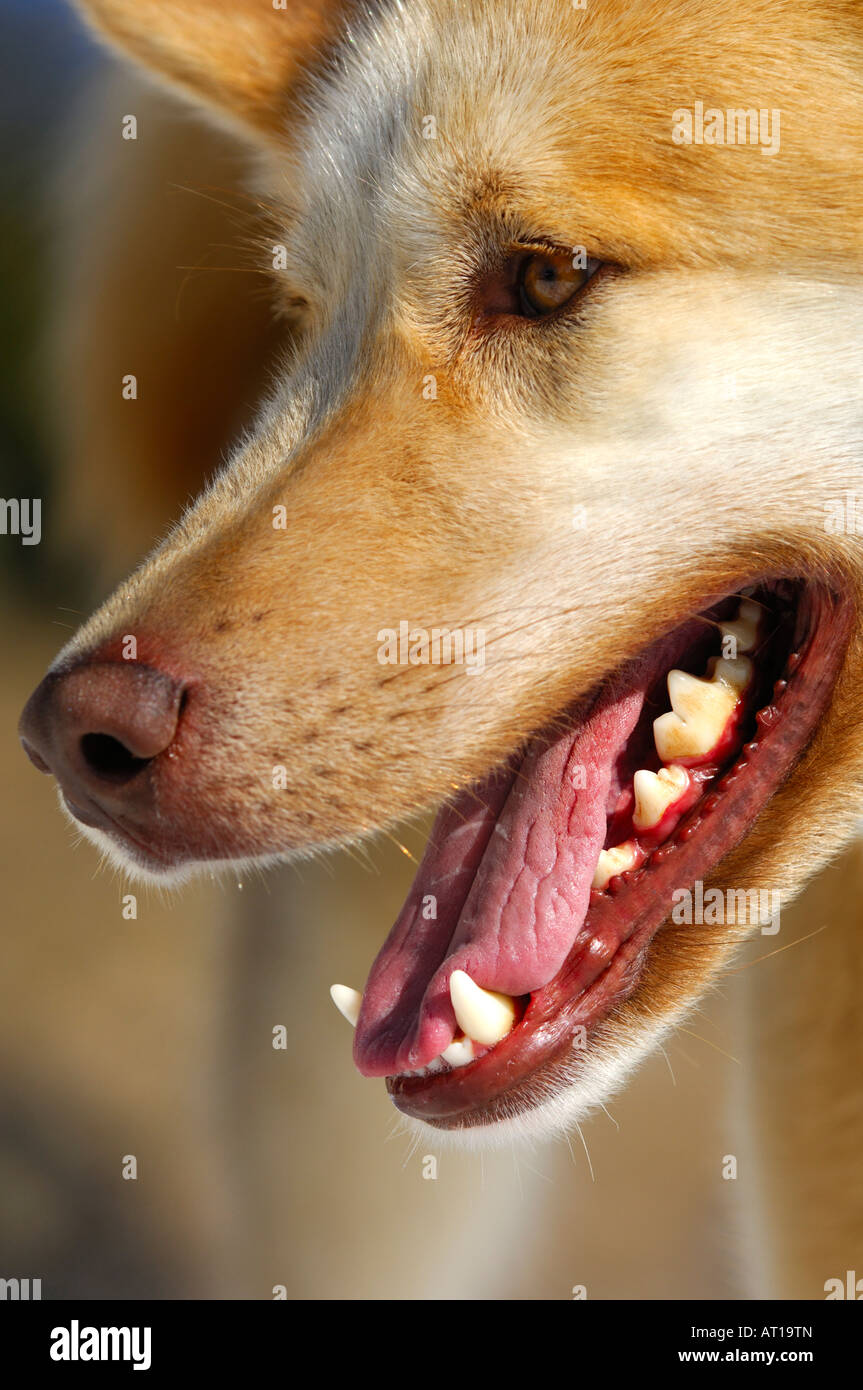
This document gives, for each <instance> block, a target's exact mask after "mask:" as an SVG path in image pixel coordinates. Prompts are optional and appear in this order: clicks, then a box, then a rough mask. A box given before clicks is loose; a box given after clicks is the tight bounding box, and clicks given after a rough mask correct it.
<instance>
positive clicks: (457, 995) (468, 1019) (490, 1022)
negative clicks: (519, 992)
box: [449, 970, 515, 1047]
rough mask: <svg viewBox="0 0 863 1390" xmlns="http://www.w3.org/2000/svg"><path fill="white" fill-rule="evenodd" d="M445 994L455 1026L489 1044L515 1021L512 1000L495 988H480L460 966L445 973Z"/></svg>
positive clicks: (477, 1040) (513, 1002) (479, 1041)
mask: <svg viewBox="0 0 863 1390" xmlns="http://www.w3.org/2000/svg"><path fill="white" fill-rule="evenodd" d="M449 997H450V999H451V1000H452V1006H453V1009H454V1010H455V1016H456V1020H457V1022H458V1026H459V1028H460V1029H461V1030H462V1032H463V1033H464V1035H465V1037H466V1038H472V1039H473V1041H474V1042H478V1043H483V1044H484V1045H485V1046H486V1047H493V1046H494V1044H495V1043H498V1042H500V1040H501V1038H505V1037H506V1035H507V1033H509V1032H510V1031H511V1030H512V1025H513V1023H514V1022H515V1000H514V999H511V998H510V996H509V995H508V994H498V993H497V991H496V990H491V989H481V988H480V986H479V985H478V984H476V983H475V982H474V981H473V980H472V979H471V977H470V975H468V974H467V973H466V971H464V970H454V971H453V972H452V974H451V975H450V977H449Z"/></svg>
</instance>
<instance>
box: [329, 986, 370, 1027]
mask: <svg viewBox="0 0 863 1390" xmlns="http://www.w3.org/2000/svg"><path fill="white" fill-rule="evenodd" d="M330 998H331V999H332V1001H333V1003H334V1004H335V1006H336V1008H337V1009H338V1011H339V1013H340V1014H341V1015H342V1016H343V1017H344V1018H346V1019H347V1020H348V1023H349V1024H350V1025H351V1027H352V1028H356V1026H357V1019H358V1018H359V1016H360V1005H361V1004H362V1002H363V996H362V995H361V994H360V992H359V990H358V989H351V987H350V985H330Z"/></svg>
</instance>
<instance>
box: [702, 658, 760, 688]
mask: <svg viewBox="0 0 863 1390" xmlns="http://www.w3.org/2000/svg"><path fill="white" fill-rule="evenodd" d="M709 669H710V678H711V681H713V682H717V681H718V682H719V683H720V684H721V685H730V686H731V688H732V690H735V691H736V692H737V694H738V695H742V693H743V691H744V690H745V689H746V687H747V685H748V684H749V682H750V681H751V680H752V670H753V667H752V662H751V661H750V659H749V657H748V656H738V657H736V658H735V659H734V660H733V661H732V660H731V658H730V657H727V656H719V657H716V658H714V660H713V661H711V663H710V668H709Z"/></svg>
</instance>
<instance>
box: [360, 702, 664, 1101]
mask: <svg viewBox="0 0 863 1390" xmlns="http://www.w3.org/2000/svg"><path fill="white" fill-rule="evenodd" d="M644 687H645V681H644V679H643V677H642V679H641V680H637V679H636V680H633V681H632V682H631V683H629V684H627V686H626V687H624V688H623V689H622V690H621V689H620V688H618V692H617V694H616V695H615V697H613V698H612V697H606V698H605V699H603V700H601V701H600V702H599V703H598V704H597V705H596V706H595V707H594V709H593V712H592V713H591V715H590V717H589V719H588V721H587V723H586V724H581V725H578V726H577V727H570V728H569V729H568V730H567V732H566V733H565V734H563V735H561V736H560V737H559V738H557V739H555V740H554V741H552V742H549V741H548V740H547V739H546V740H543V741H536V742H534V743H533V744H531V746H530V747H529V749H528V752H527V754H526V755H525V757H524V760H523V761H522V763H521V764H520V766H519V767H518V768H517V769H516V770H515V772H514V773H513V771H512V770H511V769H510V771H509V772H508V773H506V774H504V775H501V776H498V777H495V778H493V779H491V780H490V781H489V782H487V783H486V784H484V786H483V787H482V788H478V789H475V790H474V791H473V792H463V793H461V794H460V795H459V797H458V799H457V801H456V802H455V804H454V805H452V806H448V807H445V808H444V809H443V810H442V811H441V813H440V815H439V816H438V818H437V821H436V822H435V826H434V829H433V831H432V834H431V839H430V840H429V844H428V847H427V849H426V852H425V855H424V857H423V861H422V864H421V865H420V868H419V871H418V873H417V876H416V879H415V880H414V883H413V887H412V888H411V891H410V893H409V895H408V899H407V902H406V903H405V905H404V907H403V908H402V911H401V913H400V914H399V917H398V920H397V922H396V924H395V926H394V927H393V929H392V931H391V932H390V935H389V937H388V938H387V940H386V942H385V944H384V946H383V949H382V950H381V952H380V954H379V955H378V957H377V960H376V961H375V963H374V965H373V966H372V971H371V975H370V976H369V981H368V984H367V986H366V990H365V994H364V996H363V1004H362V1009H361V1011H360V1017H359V1022H358V1024H357V1030H356V1036H355V1041H354V1060H355V1061H356V1064H357V1066H358V1068H359V1070H360V1071H361V1072H362V1073H363V1074H364V1075H365V1076H393V1075H396V1074H397V1073H399V1072H403V1071H410V1070H415V1069H416V1068H418V1067H424V1066H427V1065H428V1063H429V1062H431V1061H432V1059H433V1058H435V1057H437V1056H438V1055H439V1054H440V1053H441V1052H443V1050H444V1048H446V1047H448V1046H449V1044H450V1043H451V1042H452V1040H453V1037H454V1035H455V1033H456V1030H457V1025H456V1020H455V1015H454V1013H453V1010H452V1005H451V1004H450V999H449V985H448V981H449V977H450V975H451V974H452V972H453V970H466V971H467V973H468V974H469V975H470V976H471V978H472V979H473V980H475V981H476V983H477V984H478V985H482V986H483V988H484V989H495V990H502V991H503V992H504V993H506V994H511V995H522V994H529V993H530V992H531V991H532V990H535V989H539V988H540V987H541V986H542V985H545V984H547V983H548V982H549V980H551V979H552V978H553V977H554V976H555V975H556V974H557V972H558V970H559V969H560V967H561V966H562V965H563V962H564V961H565V959H566V957H567V956H568V954H569V952H570V950H571V949H572V946H573V944H574V942H575V939H576V937H577V935H578V933H579V930H580V929H581V926H582V923H583V922H584V918H585V914H586V912H587V906H588V900H589V897H590V884H591V879H592V878H593V873H594V870H595V868H596V861H597V858H598V857H599V852H600V850H601V849H602V847H603V843H604V840H605V834H606V815H607V812H608V810H609V807H610V805H612V804H613V802H614V801H615V800H616V797H617V794H618V792H619V790H620V788H619V786H618V779H617V771H616V764H617V760H618V758H619V756H620V754H621V753H622V752H623V750H624V748H625V745H626V741H627V739H628V738H629V737H630V735H631V733H632V731H633V729H634V728H635V725H636V724H637V722H638V718H639V715H640V713H641V710H642V707H643V704H644V696H645V689H644ZM480 798H481V799H480Z"/></svg>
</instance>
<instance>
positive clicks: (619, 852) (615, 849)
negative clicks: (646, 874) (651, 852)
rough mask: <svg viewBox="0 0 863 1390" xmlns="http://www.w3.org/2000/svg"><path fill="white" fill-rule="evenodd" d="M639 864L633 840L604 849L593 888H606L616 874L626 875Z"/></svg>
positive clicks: (594, 877) (594, 876) (595, 874)
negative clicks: (627, 871)
mask: <svg viewBox="0 0 863 1390" xmlns="http://www.w3.org/2000/svg"><path fill="white" fill-rule="evenodd" d="M637 863H638V850H637V848H636V846H635V845H634V844H633V842H632V840H624V842H623V844H622V845H612V847H611V849H604V850H602V852H601V853H600V856H599V859H598V860H597V864H596V869H595V871H594V875H593V882H592V883H591V885H590V886H591V888H605V887H606V885H607V884H608V883H609V882H610V881H611V879H613V878H614V876H615V874H624V873H626V870H627V869H634V868H635V866H636V864H637Z"/></svg>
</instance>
